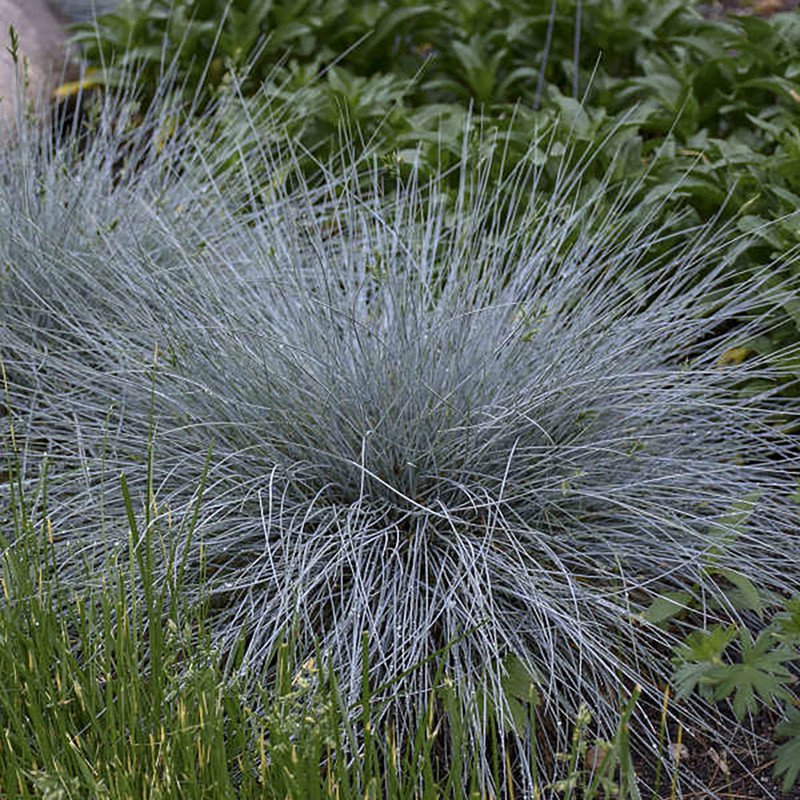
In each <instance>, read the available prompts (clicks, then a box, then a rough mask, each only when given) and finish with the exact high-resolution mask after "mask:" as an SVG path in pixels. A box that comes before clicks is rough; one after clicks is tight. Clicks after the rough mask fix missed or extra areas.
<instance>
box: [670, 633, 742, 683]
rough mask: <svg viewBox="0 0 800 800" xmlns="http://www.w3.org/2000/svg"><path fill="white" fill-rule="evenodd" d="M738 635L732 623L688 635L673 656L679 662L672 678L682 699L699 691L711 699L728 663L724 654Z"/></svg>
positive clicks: (674, 662)
mask: <svg viewBox="0 0 800 800" xmlns="http://www.w3.org/2000/svg"><path fill="white" fill-rule="evenodd" d="M735 638H736V628H735V627H733V626H732V625H716V626H714V627H713V628H711V629H709V630H707V631H694V632H693V633H691V634H689V636H687V637H686V640H685V641H684V642H683V644H682V645H681V646H680V647H679V648H678V649H677V651H676V654H675V656H674V658H673V659H672V661H673V664H675V665H676V669H675V672H674V673H673V677H672V680H673V683H674V684H675V691H676V693H677V696H678V697H679V698H685V697H688V696H689V695H690V694H691V693H692V692H693V691H695V690H699V691H700V693H701V694H702V695H703V696H704V697H706V698H710V696H711V694H712V693H713V689H714V688H715V687H716V686H717V684H718V682H719V680H720V678H721V670H723V669H724V668H725V666H726V665H725V663H724V661H723V658H722V657H723V655H724V653H725V651H726V649H727V647H728V645H729V644H730V643H731V642H732V641H733V640H734V639H735Z"/></svg>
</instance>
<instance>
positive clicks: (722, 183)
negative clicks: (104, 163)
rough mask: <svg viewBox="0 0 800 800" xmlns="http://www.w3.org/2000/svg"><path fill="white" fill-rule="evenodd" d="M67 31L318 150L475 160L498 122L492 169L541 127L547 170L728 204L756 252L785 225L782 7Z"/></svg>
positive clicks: (533, 9)
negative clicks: (263, 109)
mask: <svg viewBox="0 0 800 800" xmlns="http://www.w3.org/2000/svg"><path fill="white" fill-rule="evenodd" d="M220 20H222V24H221V25H220ZM79 39H80V40H81V41H82V42H83V44H84V47H85V52H86V55H87V57H88V59H89V62H90V63H92V64H93V65H95V66H96V67H100V66H101V65H104V66H106V67H108V66H110V67H112V78H111V80H112V81H113V73H114V70H122V71H124V70H125V68H126V66H129V65H131V64H133V63H135V64H136V65H137V69H138V68H139V67H141V66H142V65H144V68H143V71H142V72H141V77H140V82H141V88H142V91H143V93H144V96H145V98H146V97H147V96H148V94H150V93H152V91H153V89H154V87H155V86H157V85H158V82H159V75H162V74H163V73H164V71H165V70H166V69H167V68H168V67H169V68H171V69H173V70H174V72H175V73H176V77H177V80H178V81H179V82H185V92H186V94H187V96H191V97H192V98H193V99H194V100H195V101H196V102H197V103H199V105H200V106H201V107H202V106H203V105H204V104H205V103H207V102H209V101H210V100H211V99H212V98H214V97H216V96H219V95H220V94H224V93H225V92H226V91H229V90H230V87H231V85H232V84H234V83H235V85H236V87H237V91H241V92H242V93H244V94H245V95H246V96H251V97H254V98H256V100H254V103H253V107H254V108H255V107H256V106H257V105H258V102H267V103H268V104H269V107H270V109H271V112H270V113H271V114H275V113H280V110H281V109H282V108H283V110H284V111H283V113H284V118H285V119H286V121H287V122H288V124H289V126H290V129H291V132H292V135H293V136H294V137H296V139H297V140H298V141H300V142H302V144H303V146H304V147H305V148H307V149H308V150H309V151H310V152H312V153H315V154H317V155H319V156H320V157H324V155H325V154H326V153H328V152H330V151H331V150H336V149H337V147H338V146H339V142H340V138H339V134H340V132H341V128H342V125H346V126H349V127H350V129H351V130H354V129H357V130H358V136H359V137H362V138H363V143H364V147H365V148H368V149H369V150H370V151H371V152H374V153H376V154H377V155H378V157H380V158H382V159H384V161H385V164H386V166H387V168H391V169H396V170H398V171H400V172H402V171H403V170H404V169H405V170H407V169H408V168H409V165H410V164H419V163H421V164H423V165H427V167H428V170H429V172H430V173H431V174H436V173H437V171H439V170H441V169H443V168H444V169H446V168H447V167H448V166H453V165H455V164H457V163H459V162H460V161H461V160H462V158H466V159H468V160H470V161H474V162H475V163H476V164H477V163H479V162H481V160H482V159H484V158H485V150H486V146H487V145H486V143H487V142H488V141H494V142H496V141H498V140H499V141H501V142H502V143H503V145H504V146H505V147H506V150H507V152H506V155H505V158H504V161H503V168H502V169H501V170H500V171H501V172H503V171H505V172H507V171H509V170H511V169H513V167H514V165H515V164H516V163H517V162H518V160H519V159H520V158H522V157H523V154H524V153H525V152H526V150H527V148H528V145H529V143H530V142H531V141H533V140H537V139H540V138H542V137H544V139H545V140H546V139H547V138H548V137H552V139H553V140H554V141H555V142H557V143H558V146H556V147H550V148H548V149H543V150H542V153H541V156H540V157H541V159H542V161H543V164H542V169H543V171H544V173H545V175H549V176H550V179H551V180H552V181H553V182H555V181H556V180H557V175H558V174H559V171H560V170H561V169H563V158H564V153H565V152H567V153H568V154H569V155H570V158H571V159H572V161H573V163H576V162H577V161H578V160H580V159H581V158H584V157H585V156H586V153H587V152H591V153H592V163H591V165H590V168H589V169H588V170H586V172H585V174H584V177H583V182H584V184H585V191H586V194H587V196H588V195H590V194H591V192H592V191H593V190H594V189H595V188H596V186H597V184H598V183H599V182H600V181H602V180H604V179H606V178H607V176H608V174H609V170H611V171H612V174H613V175H614V176H615V178H616V179H617V181H618V188H621V187H622V186H623V185H627V186H630V185H631V184H632V183H633V182H634V181H637V180H640V181H641V187H640V188H639V190H638V191H637V194H636V196H635V197H633V198H631V206H632V207H633V206H636V205H638V206H639V207H640V208H641V209H642V212H643V213H646V211H645V209H647V208H648V207H653V206H655V205H656V204H660V203H662V202H663V201H664V198H668V202H666V203H665V204H663V207H662V209H661V213H663V214H664V215H665V216H666V217H669V216H670V215H674V214H679V213H680V214H681V215H685V213H686V212H687V210H690V211H691V213H693V214H694V215H695V216H696V218H697V219H698V220H703V221H707V220H709V219H712V218H717V217H719V216H720V215H721V216H722V217H724V218H728V219H735V225H737V226H738V228H739V229H740V230H741V231H742V232H743V233H751V234H754V240H753V244H752V246H751V249H750V252H749V254H748V258H749V259H750V261H751V263H753V264H758V263H763V261H764V260H765V259H767V258H769V257H770V256H773V257H774V256H775V255H776V254H786V253H789V252H792V250H793V248H795V247H796V246H797V245H798V243H800V220H799V219H798V217H797V214H796V211H797V207H798V199H799V198H800V81H799V80H798V79H799V77H800V76H798V72H800V67H799V66H798V64H800V58H799V57H798V56H800V15H799V14H797V13H796V12H791V13H782V14H777V15H774V16H772V17H771V18H769V19H764V18H761V17H758V16H753V15H739V16H729V17H725V18H722V19H719V18H715V19H707V18H706V17H704V16H703V14H702V13H701V9H700V7H698V6H697V5H696V4H695V3H692V2H688V0H657V2H626V3H619V2H616V0H589V1H588V2H576V0H558V1H557V2H556V1H555V0H554V2H553V3H550V2H546V1H544V0H543V1H542V2H536V3H530V2H517V1H516V0H446V1H445V2H437V3H432V4H424V3H418V2H410V1H409V0H384V1H383V2H375V0H366V1H364V0H361V1H360V2H344V0H342V1H341V2H339V1H338V0H304V2H289V1H288V0H287V1H284V0H277V1H276V2H269V3H265V2H261V1H260V0H233V2H228V0H205V1H204V2H190V0H179V2H173V0H145V1H144V2H138V1H137V2H130V0H127V1H126V2H125V3H123V5H122V6H121V7H120V9H119V10H118V11H117V12H115V13H113V14H110V15H107V16H104V17H103V18H102V20H101V23H100V32H99V34H98V33H97V32H95V30H94V29H93V28H84V29H83V30H81V31H80V32H79ZM300 89H302V90H303V91H302V92H298V90H300ZM259 98H260V100H259ZM254 113H255V112H254ZM470 115H472V116H473V117H474V124H473V125H472V126H469V125H466V124H465V121H466V119H467V118H468V116H470ZM657 155H658V157H656V156H657ZM499 177H500V176H498V178H499ZM767 223H770V224H767ZM791 269H796V268H795V267H792V268H791ZM798 325H800V312H799V311H798V308H797V306H796V305H795V304H789V305H788V306H787V307H786V308H785V317H784V319H783V320H782V321H781V324H780V326H779V327H778V328H776V330H775V331H774V332H773V333H772V335H771V336H770V337H768V338H767V339H761V340H759V341H753V342H744V343H743V347H744V348H745V349H744V350H743V351H742V353H740V354H739V355H740V356H743V355H745V354H746V353H747V352H756V351H757V352H765V351H769V350H770V349H774V348H775V347H777V346H779V345H783V344H786V343H789V342H796V341H797V340H798ZM733 357H736V355H734V356H733Z"/></svg>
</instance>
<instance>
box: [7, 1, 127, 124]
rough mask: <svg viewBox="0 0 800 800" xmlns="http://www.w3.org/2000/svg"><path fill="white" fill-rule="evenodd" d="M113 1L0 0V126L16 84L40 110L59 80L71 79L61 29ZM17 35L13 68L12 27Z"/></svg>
mask: <svg viewBox="0 0 800 800" xmlns="http://www.w3.org/2000/svg"><path fill="white" fill-rule="evenodd" d="M118 4H119V3H118V0H52V2H48V0H0V126H2V127H5V128H7V127H8V126H9V125H13V122H14V119H15V115H16V113H17V109H18V90H19V88H20V83H23V84H24V85H25V89H26V102H30V103H32V104H33V106H34V108H36V109H38V110H39V111H42V110H44V109H45V108H46V105H47V103H48V101H49V99H50V97H51V95H52V92H53V89H55V87H56V86H57V85H58V83H59V82H60V81H61V80H64V79H65V78H66V79H72V78H74V77H76V75H77V69H76V68H75V66H74V63H73V60H72V56H73V55H74V54H71V53H70V52H69V46H68V34H67V30H66V26H67V25H68V24H69V22H79V21H88V20H91V19H92V18H93V17H94V15H95V12H96V13H98V14H101V13H104V12H107V11H110V10H111V9H112V8H113V7H114V6H116V5H118ZM12 25H13V27H14V29H15V30H16V32H17V35H18V37H19V49H20V59H19V61H18V66H15V64H14V60H13V58H12V56H11V54H10V53H9V47H10V45H11V39H10V36H9V27H10V26H12Z"/></svg>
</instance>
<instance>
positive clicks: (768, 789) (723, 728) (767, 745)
mask: <svg viewBox="0 0 800 800" xmlns="http://www.w3.org/2000/svg"><path fill="white" fill-rule="evenodd" d="M778 721H779V718H778V716H777V715H776V714H775V713H774V712H771V711H769V710H768V709H764V710H763V711H762V712H761V713H760V714H759V716H758V717H757V718H756V719H755V720H753V721H751V722H750V723H749V724H748V725H747V726H745V725H743V724H739V723H737V722H736V720H735V718H734V717H733V715H732V714H729V713H726V712H725V711H722V710H721V711H720V712H719V725H718V731H717V733H715V734H714V735H713V737H712V736H709V735H706V734H701V733H698V734H696V735H693V734H692V733H691V732H690V731H688V730H684V732H683V743H682V745H681V753H680V761H679V764H678V771H677V774H678V784H677V787H676V788H677V790H678V791H676V794H675V796H676V797H678V798H681V800H706V799H707V798H711V797H713V798H719V800H800V785H796V786H795V787H794V788H793V789H792V790H791V791H789V792H788V793H784V792H781V790H780V783H779V782H777V781H775V780H774V779H773V777H772V770H773V767H774V764H775V761H774V758H773V755H772V753H773V750H774V747H775V745H774V744H773V742H772V732H773V729H774V727H775V724H776V723H777V722H778ZM672 733H673V736H672V741H674V740H675V736H674V731H672ZM754 734H755V735H754ZM670 753H671V754H672V755H673V756H674V755H675V753H676V748H675V747H674V746H673V747H672V748H671V750H670ZM636 766H637V774H639V775H640V777H641V778H642V781H643V783H644V784H645V785H649V786H652V785H653V782H654V772H653V766H652V765H651V764H637V765H636ZM671 782H672V774H671V773H669V771H668V770H666V769H665V770H664V773H663V775H662V777H661V788H660V791H659V793H658V797H659V800H669V798H671V797H672V796H673V795H672V786H671ZM697 786H703V787H706V788H704V789H703V790H700V789H698V788H696V787H697ZM647 796H648V797H649V794H648V795H647Z"/></svg>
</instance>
